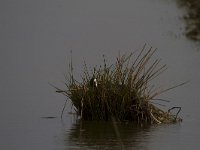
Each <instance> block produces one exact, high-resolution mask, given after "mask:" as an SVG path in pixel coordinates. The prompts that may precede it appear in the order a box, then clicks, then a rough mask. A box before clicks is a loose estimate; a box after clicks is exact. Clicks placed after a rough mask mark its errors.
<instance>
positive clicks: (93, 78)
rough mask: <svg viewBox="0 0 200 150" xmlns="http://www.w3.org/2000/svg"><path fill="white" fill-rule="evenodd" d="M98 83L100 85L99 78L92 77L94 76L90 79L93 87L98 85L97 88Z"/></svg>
mask: <svg viewBox="0 0 200 150" xmlns="http://www.w3.org/2000/svg"><path fill="white" fill-rule="evenodd" d="M97 85H98V83H97V79H96V78H95V77H92V78H91V79H90V86H91V87H96V88H97Z"/></svg>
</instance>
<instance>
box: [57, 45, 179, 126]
mask: <svg viewBox="0 0 200 150" xmlns="http://www.w3.org/2000/svg"><path fill="white" fill-rule="evenodd" d="M155 52H156V50H155V49H152V48H150V49H149V50H148V51H146V50H145V46H144V48H143V49H142V50H141V51H140V52H139V54H137V55H136V54H135V53H131V54H130V55H128V56H126V55H122V56H119V57H117V59H116V62H115V64H113V65H110V66H108V65H107V64H106V60H105V59H104V65H103V66H102V67H101V66H100V67H99V68H94V71H92V72H90V71H88V69H87V65H86V64H85V65H84V68H85V69H84V73H83V76H82V82H81V83H79V82H77V81H76V80H75V79H74V76H73V68H72V64H71V65H70V68H71V72H70V75H69V77H68V78H67V79H66V80H67V81H68V82H67V83H66V89H65V90H61V89H59V88H57V92H61V93H63V94H64V95H66V96H67V97H68V98H69V99H70V100H71V102H72V104H73V105H74V107H75V109H76V111H77V114H78V115H80V116H81V118H82V119H84V120H112V118H115V120H118V121H133V122H137V123H169V122H174V121H177V120H179V119H177V115H176V116H174V115H172V114H170V112H164V111H162V110H161V109H159V108H158V107H156V106H155V105H153V104H152V100H153V99H155V97H156V96H158V95H159V94H161V93H163V92H165V91H167V90H169V89H167V90H164V91H159V90H156V89H155V88H154V86H150V85H149V83H150V81H151V80H153V79H154V78H155V77H157V76H158V75H159V74H160V73H162V72H163V71H164V70H165V69H166V65H160V59H156V60H154V61H152V60H151V58H152V56H153V54H154V53H155ZM94 79H96V81H97V86H96V82H94ZM172 88H174V87H172ZM170 89H171V88H170Z"/></svg>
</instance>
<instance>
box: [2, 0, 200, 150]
mask: <svg viewBox="0 0 200 150" xmlns="http://www.w3.org/2000/svg"><path fill="white" fill-rule="evenodd" d="M182 11H183V10H180V9H179V8H178V7H177V4H176V2H175V1H174V0H132V1H128V0H125V1H119V0H109V1H104V0H103V1H89V0H85V1H75V0H71V1H70V0H69V1H66V0H65V1H64V0H56V1H55V0H42V1H40V0H34V1H25V0H18V1H14V0H10V1H7V0H1V1H0V149H2V150H15V149H16V150H21V149H28V150H44V149H46V150H47V149H48V150H51V149H52V150H57V149H61V150H63V149H120V148H121V146H122V145H124V148H125V149H148V150H160V149H164V150H165V149H166V150H168V149H170V150H173V149H176V150H177V149H181V150H183V149H198V148H199V147H200V117H199V112H200V111H199V107H200V101H199V99H200V96H199V91H200V78H199V76H200V69H199V65H200V51H199V50H200V44H199V43H195V42H193V41H190V40H188V39H187V38H185V36H184V28H185V25H184V22H183V20H182V19H181V17H182V15H183V12H182ZM144 43H147V45H148V46H147V47H150V46H152V47H154V48H158V52H157V53H156V57H157V58H162V59H163V63H164V64H165V63H166V64H167V65H168V68H169V69H168V70H167V71H166V72H165V73H164V74H163V75H162V76H161V77H160V78H159V79H158V80H156V81H155V83H157V84H159V85H166V87H168V86H170V85H174V84H177V83H180V82H183V81H186V80H190V83H189V84H187V85H185V86H183V87H180V88H178V89H175V90H174V91H170V92H168V93H165V94H163V95H161V97H162V98H165V99H170V100H171V103H169V104H167V107H166V108H163V109H167V108H169V107H171V106H181V107H182V112H181V117H183V122H182V123H180V124H172V125H159V126H151V127H149V126H143V127H139V126H135V125H133V124H118V132H119V134H120V138H119V137H118V136H116V132H115V130H114V128H113V124H112V123H108V122H107V123H106V122H82V123H81V122H79V121H78V120H76V118H75V117H74V116H73V115H69V114H66V115H65V116H64V117H65V119H64V120H63V121H61V120H60V111H61V109H62V106H63V104H64V100H65V97H63V96H62V95H59V94H56V93H55V92H54V89H53V88H52V87H51V86H50V85H49V84H48V82H50V83H52V84H56V85H57V86H63V84H62V81H64V77H63V74H64V73H65V72H66V71H67V67H66V66H67V62H68V61H69V58H70V50H72V51H73V60H74V69H75V73H76V75H77V77H78V78H79V79H80V73H81V71H82V68H83V65H82V64H83V60H84V59H85V60H86V61H87V63H88V64H89V66H95V65H96V64H99V63H100V62H101V61H102V55H103V54H105V55H106V58H107V59H108V61H109V62H110V63H112V62H114V59H115V57H116V56H117V55H118V52H119V50H120V51H121V52H123V53H130V52H132V51H134V50H138V49H141V47H143V45H144ZM68 104H69V103H68ZM68 111H71V109H70V107H68V109H67V110H66V112H68ZM49 116H50V117H57V118H41V117H49ZM80 129H81V130H80Z"/></svg>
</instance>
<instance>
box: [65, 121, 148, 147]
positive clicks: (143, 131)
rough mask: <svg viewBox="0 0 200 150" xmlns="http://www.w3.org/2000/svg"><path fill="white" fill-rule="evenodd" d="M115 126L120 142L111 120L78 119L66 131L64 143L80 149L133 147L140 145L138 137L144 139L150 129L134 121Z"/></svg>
mask: <svg viewBox="0 0 200 150" xmlns="http://www.w3.org/2000/svg"><path fill="white" fill-rule="evenodd" d="M117 127H118V132H119V134H120V140H121V143H120V141H119V138H118V137H117V135H116V133H115V130H114V128H113V123H112V122H105V121H79V122H78V123H76V124H74V125H73V126H72V129H71V130H70V131H69V132H67V134H66V139H65V140H66V141H67V142H66V144H67V146H74V145H75V146H77V147H78V148H80V149H81V148H82V149H133V147H134V148H139V147H140V144H141V143H140V138H141V137H142V138H143V139H146V138H147V137H148V132H149V131H150V130H151V128H150V126H148V125H146V126H143V127H141V126H138V125H136V124H134V123H127V124H125V123H117ZM80 129H81V130H80ZM141 142H142V141H141ZM122 145H123V147H122ZM140 148H141V147H140Z"/></svg>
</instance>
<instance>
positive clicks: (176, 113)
mask: <svg viewBox="0 0 200 150" xmlns="http://www.w3.org/2000/svg"><path fill="white" fill-rule="evenodd" d="M173 109H179V110H178V111H177V113H176V115H175V120H176V119H177V117H178V114H179V113H180V111H181V107H172V108H170V109H169V110H168V113H170V111H171V110H173Z"/></svg>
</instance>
